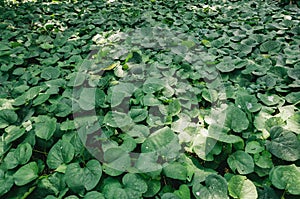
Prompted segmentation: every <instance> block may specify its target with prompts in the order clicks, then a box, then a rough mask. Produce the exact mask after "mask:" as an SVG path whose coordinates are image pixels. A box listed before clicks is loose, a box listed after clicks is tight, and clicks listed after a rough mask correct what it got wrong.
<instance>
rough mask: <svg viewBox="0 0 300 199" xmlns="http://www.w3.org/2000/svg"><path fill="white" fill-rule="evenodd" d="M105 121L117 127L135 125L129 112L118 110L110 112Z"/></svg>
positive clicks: (106, 123) (108, 124)
mask: <svg viewBox="0 0 300 199" xmlns="http://www.w3.org/2000/svg"><path fill="white" fill-rule="evenodd" d="M103 123H104V124H105V125H107V126H111V127H116V128H122V127H125V126H130V125H133V121H132V119H131V117H130V116H128V114H126V113H121V112H117V111H110V112H108V113H107V114H106V115H105V117H104V120H103Z"/></svg>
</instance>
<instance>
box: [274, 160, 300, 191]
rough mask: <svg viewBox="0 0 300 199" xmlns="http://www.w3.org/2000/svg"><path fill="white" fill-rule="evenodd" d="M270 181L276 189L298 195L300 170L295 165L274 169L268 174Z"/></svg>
mask: <svg viewBox="0 0 300 199" xmlns="http://www.w3.org/2000/svg"><path fill="white" fill-rule="evenodd" d="M270 179H271V181H272V184H273V185H274V186H275V187H276V188H278V189H284V190H286V191H288V192H289V193H291V194H294V195H300V187H299V184H300V168H299V167H296V165H294V164H292V165H287V166H276V167H274V168H273V169H272V171H271V172H270Z"/></svg>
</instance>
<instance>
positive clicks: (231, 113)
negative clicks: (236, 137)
mask: <svg viewBox="0 0 300 199" xmlns="http://www.w3.org/2000/svg"><path fill="white" fill-rule="evenodd" d="M225 125H226V126H227V127H229V128H231V129H232V130H233V131H235V132H241V131H243V130H246V129H247V128H248V126H249V120H248V118H247V116H246V114H245V113H244V112H243V111H242V110H241V109H239V108H238V107H236V106H229V107H228V108H227V110H226V119H225Z"/></svg>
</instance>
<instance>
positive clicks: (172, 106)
mask: <svg viewBox="0 0 300 199" xmlns="http://www.w3.org/2000/svg"><path fill="white" fill-rule="evenodd" d="M167 111H168V115H170V116H175V115H178V114H179V112H180V111H181V104H180V102H179V100H178V99H174V100H172V101H171V102H170V103H169V104H168V106H167Z"/></svg>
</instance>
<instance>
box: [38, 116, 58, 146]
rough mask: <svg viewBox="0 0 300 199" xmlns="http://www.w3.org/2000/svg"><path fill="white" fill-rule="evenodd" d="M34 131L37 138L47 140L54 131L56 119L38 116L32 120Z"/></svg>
mask: <svg viewBox="0 0 300 199" xmlns="http://www.w3.org/2000/svg"><path fill="white" fill-rule="evenodd" d="M34 121H35V123H34V125H33V126H34V131H35V134H36V136H37V137H39V138H41V139H44V140H49V139H50V138H51V137H52V135H53V134H54V132H55V130H56V118H50V117H49V116H45V115H40V116H39V117H36V118H34Z"/></svg>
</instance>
